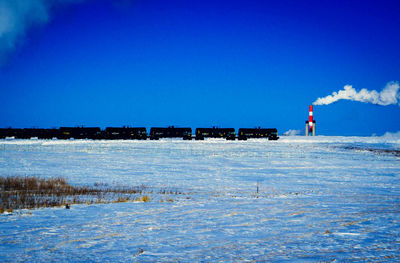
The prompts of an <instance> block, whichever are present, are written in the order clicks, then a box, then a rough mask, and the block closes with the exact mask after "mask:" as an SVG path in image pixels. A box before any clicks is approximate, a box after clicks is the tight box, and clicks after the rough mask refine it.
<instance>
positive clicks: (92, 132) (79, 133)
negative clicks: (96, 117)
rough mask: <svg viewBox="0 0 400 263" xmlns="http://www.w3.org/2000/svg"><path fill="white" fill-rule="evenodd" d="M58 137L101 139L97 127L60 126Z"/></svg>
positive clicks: (100, 133)
mask: <svg viewBox="0 0 400 263" xmlns="http://www.w3.org/2000/svg"><path fill="white" fill-rule="evenodd" d="M58 138H59V139H72V138H74V139H93V140H94V139H102V138H103V136H102V132H101V129H100V128H99V127H60V131H59V135H58Z"/></svg>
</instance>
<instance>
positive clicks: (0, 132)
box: [0, 128, 24, 139]
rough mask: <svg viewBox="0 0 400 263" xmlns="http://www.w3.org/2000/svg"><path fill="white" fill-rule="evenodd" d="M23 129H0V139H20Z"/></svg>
mask: <svg viewBox="0 0 400 263" xmlns="http://www.w3.org/2000/svg"><path fill="white" fill-rule="evenodd" d="M23 131H24V130H23V129H13V128H2V129H0V139H5V138H11V137H14V138H21V137H22V136H23Z"/></svg>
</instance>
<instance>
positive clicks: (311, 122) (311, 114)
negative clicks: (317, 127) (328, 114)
mask: <svg viewBox="0 0 400 263" xmlns="http://www.w3.org/2000/svg"><path fill="white" fill-rule="evenodd" d="M313 124H314V121H313V107H312V105H310V107H309V113H308V125H309V127H310V128H309V132H310V133H311V134H312V133H313V130H314V126H313Z"/></svg>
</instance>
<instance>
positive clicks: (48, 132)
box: [20, 128, 59, 139]
mask: <svg viewBox="0 0 400 263" xmlns="http://www.w3.org/2000/svg"><path fill="white" fill-rule="evenodd" d="M58 136H59V130H58V129H28V128H25V129H23V131H22V134H21V137H20V138H21V139H31V138H38V139H53V138H57V137H58Z"/></svg>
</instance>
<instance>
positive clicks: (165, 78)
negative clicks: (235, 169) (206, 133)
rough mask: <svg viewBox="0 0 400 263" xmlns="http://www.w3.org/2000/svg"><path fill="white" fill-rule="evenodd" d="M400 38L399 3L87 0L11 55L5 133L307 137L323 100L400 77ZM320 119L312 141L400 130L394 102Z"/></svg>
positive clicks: (3, 83)
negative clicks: (127, 128) (106, 130)
mask: <svg viewBox="0 0 400 263" xmlns="http://www.w3.org/2000/svg"><path fill="white" fill-rule="evenodd" d="M113 2H114V3H113ZM116 2H117V3H116ZM399 43H400V2H399V1H323V0H319V1H284V0H283V1H282V0H279V1H277V0H275V1H269V0H264V1H233V0H230V1H218V0H213V1H206V0H202V1H187V0H182V1H176V0H169V1H165V0H164V1H157V0H152V1H150V0H148V1H144V0H138V1H128V0H121V1H117V0H114V1H111V0H87V1H83V2H82V3H80V4H73V5H68V6H66V7H62V8H61V7H60V8H57V9H55V10H53V12H52V13H51V19H50V20H49V22H48V23H46V24H42V25H40V26H34V27H32V28H30V29H29V30H28V31H27V34H26V36H25V37H24V39H23V40H22V42H20V44H19V45H18V48H17V49H16V50H14V51H13V52H11V53H10V54H9V55H8V59H7V61H6V63H3V65H2V66H1V67H0V89H1V90H0V91H1V95H0V127H8V126H12V127H45V128H48V127H59V126H75V125H85V126H99V127H106V126H122V125H131V126H145V127H151V126H168V125H175V126H189V127H192V128H195V127H208V126H220V127H235V128H239V127H255V126H262V127H266V128H267V127H276V128H278V131H279V132H280V133H282V132H284V131H286V130H289V129H301V130H303V129H304V122H305V120H307V118H308V105H309V104H311V103H312V102H313V101H314V100H315V99H317V98H318V97H323V96H326V95H329V94H331V93H332V92H333V91H337V90H340V89H342V88H343V86H344V85H346V84H350V85H353V87H354V88H355V89H357V90H360V89H362V88H366V89H368V90H378V91H379V90H381V89H382V88H384V86H385V85H386V83H387V82H389V81H399V80H400V45H399ZM314 116H315V119H316V121H317V133H318V134H325V135H371V134H373V133H376V134H378V135H380V134H383V133H384V132H386V131H391V132H395V131H399V130H400V121H399V120H400V107H399V106H398V105H392V106H377V105H371V104H365V103H360V102H351V101H339V102H337V103H334V104H331V105H327V106H315V112H314Z"/></svg>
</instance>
